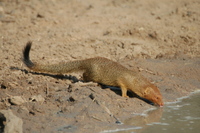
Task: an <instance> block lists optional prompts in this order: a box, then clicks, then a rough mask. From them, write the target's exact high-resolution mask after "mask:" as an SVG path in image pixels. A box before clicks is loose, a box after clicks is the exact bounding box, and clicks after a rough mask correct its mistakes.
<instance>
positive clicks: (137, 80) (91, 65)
mask: <svg viewBox="0 0 200 133" xmlns="http://www.w3.org/2000/svg"><path fill="white" fill-rule="evenodd" d="M31 45H32V43H31V42H28V43H27V45H26V46H25V48H24V51H23V55H24V58H23V61H24V63H25V64H26V66H27V67H29V68H30V69H31V70H33V71H37V72H47V73H56V74H64V73H70V72H77V71H83V72H84V73H83V79H84V80H85V81H94V82H97V83H101V84H105V85H110V86H117V87H120V88H121V90H122V96H123V97H128V96H127V91H132V92H134V93H136V94H137V95H138V96H140V97H142V98H145V99H147V100H150V101H151V102H153V103H154V104H155V105H158V106H163V102H162V95H161V93H160V91H159V89H158V88H157V87H156V86H155V85H153V84H151V83H150V82H149V81H148V80H147V79H146V78H144V77H143V76H141V75H140V74H139V73H138V72H136V71H131V70H129V69H127V68H125V67H124V66H122V65H120V64H119V63H117V62H114V61H111V60H109V59H107V58H103V57H96V58H90V59H85V60H77V61H69V62H66V63H59V64H52V65H42V64H35V63H33V62H32V61H31V60H30V59H29V52H30V49H31Z"/></svg>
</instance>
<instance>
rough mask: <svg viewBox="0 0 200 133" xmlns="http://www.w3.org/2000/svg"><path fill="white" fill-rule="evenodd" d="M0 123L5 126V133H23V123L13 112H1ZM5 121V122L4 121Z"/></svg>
mask: <svg viewBox="0 0 200 133" xmlns="http://www.w3.org/2000/svg"><path fill="white" fill-rule="evenodd" d="M0 117H1V118H0V120H1V121H0V123H3V124H4V123H5V124H4V130H3V132H4V133H22V132H23V128H22V125H23V121H22V119H21V118H19V117H17V116H16V115H14V114H13V113H12V111H11V110H0ZM4 120H5V121H4Z"/></svg>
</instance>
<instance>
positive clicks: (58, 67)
mask: <svg viewBox="0 0 200 133" xmlns="http://www.w3.org/2000/svg"><path fill="white" fill-rule="evenodd" d="M31 46H32V42H30V41H29V42H27V44H26V46H25V48H24V50H23V62H24V64H25V65H26V66H27V67H28V68H29V69H31V70H33V71H36V72H47V73H55V74H64V73H70V72H74V71H81V70H83V69H84V68H82V62H81V61H71V62H66V63H59V64H49V65H45V64H37V63H33V62H32V61H31V60H30V57H29V53H30V49H31ZM66 66H67V67H66Z"/></svg>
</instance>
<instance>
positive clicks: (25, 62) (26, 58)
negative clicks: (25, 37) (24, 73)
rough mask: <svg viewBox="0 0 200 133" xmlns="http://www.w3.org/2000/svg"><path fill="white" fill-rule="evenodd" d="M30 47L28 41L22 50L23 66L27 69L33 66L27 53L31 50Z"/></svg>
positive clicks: (30, 43)
mask: <svg viewBox="0 0 200 133" xmlns="http://www.w3.org/2000/svg"><path fill="white" fill-rule="evenodd" d="M31 45H32V41H28V42H27V43H26V46H25V48H24V50H23V62H24V64H26V66H27V67H33V66H34V64H33V62H32V61H31V60H30V58H29V52H30V49H31Z"/></svg>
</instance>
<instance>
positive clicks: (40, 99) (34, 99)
mask: <svg viewBox="0 0 200 133" xmlns="http://www.w3.org/2000/svg"><path fill="white" fill-rule="evenodd" d="M29 101H30V102H44V101H45V99H44V97H43V96H41V95H37V96H32V97H31V98H29Z"/></svg>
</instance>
